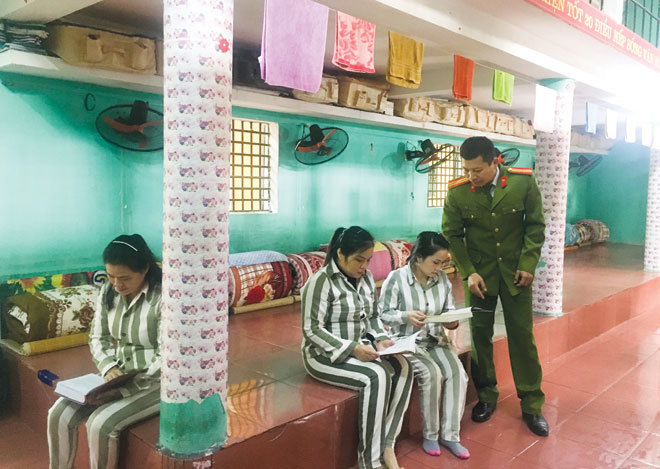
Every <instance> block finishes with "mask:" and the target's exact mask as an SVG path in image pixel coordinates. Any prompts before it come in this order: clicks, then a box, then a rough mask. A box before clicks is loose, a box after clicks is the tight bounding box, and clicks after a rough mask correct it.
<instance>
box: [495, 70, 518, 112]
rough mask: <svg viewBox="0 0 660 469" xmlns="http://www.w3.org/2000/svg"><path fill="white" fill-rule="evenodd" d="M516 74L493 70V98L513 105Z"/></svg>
mask: <svg viewBox="0 0 660 469" xmlns="http://www.w3.org/2000/svg"><path fill="white" fill-rule="evenodd" d="M513 80H514V76H513V75H511V74H510V73H506V72H502V71H500V70H494V71H493V99H494V100H495V101H502V102H503V103H506V104H508V105H509V106H511V101H513Z"/></svg>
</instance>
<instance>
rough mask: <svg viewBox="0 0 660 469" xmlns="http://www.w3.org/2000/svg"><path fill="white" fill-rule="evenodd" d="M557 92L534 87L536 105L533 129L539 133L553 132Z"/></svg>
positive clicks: (543, 87) (542, 87) (539, 86)
mask: <svg viewBox="0 0 660 469" xmlns="http://www.w3.org/2000/svg"><path fill="white" fill-rule="evenodd" d="M556 108H557V92H556V91H555V90H553V89H550V88H546V87H545V86H541V85H536V103H535V104H534V129H536V130H538V131H540V132H550V133H551V132H554V131H555V110H556Z"/></svg>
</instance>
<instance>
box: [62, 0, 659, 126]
mask: <svg viewBox="0 0 660 469" xmlns="http://www.w3.org/2000/svg"><path fill="white" fill-rule="evenodd" d="M59 1H72V0H59ZM78 1H80V0H78ZM317 1H318V2H319V3H322V4H326V5H328V6H329V7H330V8H332V9H337V10H340V11H344V12H346V13H349V14H353V15H355V16H359V17H362V18H365V19H367V20H369V21H372V22H373V23H375V24H376V47H375V65H376V75H378V76H379V77H382V75H384V71H385V67H386V65H387V55H388V39H387V33H388V31H389V30H390V29H395V30H396V31H398V32H400V33H402V34H406V35H408V36H411V37H414V38H416V39H418V40H421V41H423V42H424V64H423V77H422V85H421V87H420V88H419V89H417V90H409V89H405V88H399V87H392V90H391V92H390V95H393V96H396V95H399V96H404V95H411V94H413V95H414V94H418V95H420V94H421V95H427V96H434V97H438V98H445V99H451V98H452V93H451V86H452V73H453V54H454V53H457V54H460V55H464V56H466V57H470V58H472V59H473V60H475V62H476V63H477V67H476V68H475V77H474V89H473V100H472V101H473V103H474V104H476V105H477V106H480V107H483V108H486V109H491V110H498V111H504V112H509V113H511V114H515V115H519V116H521V117H524V118H531V117H532V113H533V107H534V89H535V83H536V82H537V80H539V79H543V78H561V77H570V78H574V79H575V80H576V93H575V107H574V117H573V123H574V124H583V123H584V103H585V101H587V100H588V101H593V102H599V103H601V104H603V105H605V106H607V107H610V108H614V109H618V110H622V111H626V112H627V111H630V112H641V111H642V110H643V109H639V108H643V107H644V104H648V106H647V107H649V108H652V109H657V108H660V96H658V97H657V99H658V102H657V106H652V105H651V102H653V100H652V99H649V95H652V94H653V93H654V92H655V88H657V85H656V84H657V83H658V82H659V80H658V79H659V78H660V74H658V73H657V72H654V71H653V70H651V69H649V68H648V67H646V66H644V65H642V64H639V63H638V62H636V61H634V60H633V59H630V58H628V57H627V56H625V55H623V54H620V53H618V52H616V51H614V50H613V49H611V48H610V47H609V46H607V45H605V44H602V43H601V42H599V41H597V40H596V39H593V38H591V37H589V36H588V35H586V34H585V33H582V32H581V31H578V30H577V29H575V28H572V27H571V26H569V25H566V24H565V23H563V22H562V21H561V20H559V19H557V18H554V17H552V16H551V15H548V14H546V13H545V12H543V11H541V10H540V9H538V8H536V7H535V6H533V5H531V4H528V3H527V2H525V1H522V0H488V1H485V0H460V1H456V0H360V1H356V0H317ZM234 8H235V14H234V38H235V47H236V48H244V49H245V48H246V49H250V50H252V51H254V52H258V51H259V48H260V43H261V30H262V28H261V25H262V21H263V0H235V1H234ZM162 17H163V6H162V0H103V1H100V2H98V3H97V4H95V5H92V6H89V7H87V8H84V9H82V10H80V11H78V12H77V13H74V14H72V15H70V16H68V17H66V18H65V19H68V20H71V21H75V22H84V23H86V24H96V25H99V26H106V27H115V28H121V29H123V30H124V31H127V32H138V33H141V34H147V35H152V36H158V37H160V36H162V24H163V20H162ZM328 23H329V24H328V40H327V46H326V61H325V62H326V72H329V73H331V74H332V73H341V72H342V71H341V70H339V69H338V68H336V67H335V66H334V65H332V63H331V58H332V53H333V48H334V41H333V39H334V27H335V20H334V14H332V12H331V14H330V19H329V22H328ZM492 68H498V69H500V70H504V71H508V72H511V73H513V74H514V75H515V76H516V84H515V89H514V100H513V104H512V106H511V107H509V106H507V105H505V104H502V103H498V102H495V101H493V100H492V99H491V78H492ZM640 90H641V92H640ZM654 98H655V97H654ZM601 119H604V114H603V116H601Z"/></svg>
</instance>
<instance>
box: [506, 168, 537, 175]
mask: <svg viewBox="0 0 660 469" xmlns="http://www.w3.org/2000/svg"><path fill="white" fill-rule="evenodd" d="M509 172H510V173H512V174H527V175H528V176H531V175H532V168H513V167H511V168H509Z"/></svg>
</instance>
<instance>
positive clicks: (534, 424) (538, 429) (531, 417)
mask: <svg viewBox="0 0 660 469" xmlns="http://www.w3.org/2000/svg"><path fill="white" fill-rule="evenodd" d="M522 415H523V420H524V421H525V423H526V424H527V426H528V427H529V429H530V430H531V431H532V433H535V434H537V435H538V436H548V434H549V433H550V427H549V426H548V422H547V420H546V419H545V417H544V416H543V415H541V414H528V413H526V412H523V414H522Z"/></svg>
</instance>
